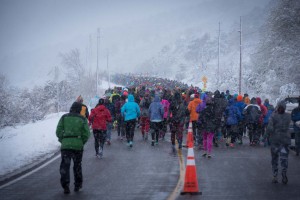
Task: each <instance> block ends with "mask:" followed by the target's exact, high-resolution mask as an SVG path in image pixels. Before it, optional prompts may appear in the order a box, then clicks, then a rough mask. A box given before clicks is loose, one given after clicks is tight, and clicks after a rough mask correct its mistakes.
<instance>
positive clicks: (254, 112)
mask: <svg viewBox="0 0 300 200" xmlns="http://www.w3.org/2000/svg"><path fill="white" fill-rule="evenodd" d="M260 116H261V111H260V110H259V108H258V107H257V106H253V105H251V106H249V107H248V108H247V113H246V118H247V122H248V123H258V122H259V118H260Z"/></svg>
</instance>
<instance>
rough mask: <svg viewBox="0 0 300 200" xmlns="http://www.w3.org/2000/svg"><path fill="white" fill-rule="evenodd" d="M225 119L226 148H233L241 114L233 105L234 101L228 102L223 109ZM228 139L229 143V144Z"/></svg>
mask: <svg viewBox="0 0 300 200" xmlns="http://www.w3.org/2000/svg"><path fill="white" fill-rule="evenodd" d="M224 114H225V119H226V127H227V132H228V135H227V137H228V138H227V142H226V146H230V147H234V143H235V141H236V138H237V135H238V123H239V120H240V119H241V112H240V111H239V109H238V108H237V107H236V106H235V105H234V99H233V98H232V99H230V100H229V101H228V106H227V108H226V109H225V112H224ZM229 138H230V143H229Z"/></svg>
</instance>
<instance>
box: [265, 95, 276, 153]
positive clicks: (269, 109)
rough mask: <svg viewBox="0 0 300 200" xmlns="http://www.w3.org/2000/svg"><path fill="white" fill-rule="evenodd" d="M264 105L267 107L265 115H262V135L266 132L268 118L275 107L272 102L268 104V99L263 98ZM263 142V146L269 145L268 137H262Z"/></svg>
mask: <svg viewBox="0 0 300 200" xmlns="http://www.w3.org/2000/svg"><path fill="white" fill-rule="evenodd" d="M264 106H266V108H267V109H268V112H267V114H266V116H265V117H264V121H263V131H264V132H263V135H265V133H266V129H267V126H268V123H269V118H270V117H271V115H272V113H273V112H274V110H275V108H274V106H273V105H272V104H270V102H269V99H265V102H264ZM263 142H264V146H265V147H266V146H270V139H269V138H265V139H263Z"/></svg>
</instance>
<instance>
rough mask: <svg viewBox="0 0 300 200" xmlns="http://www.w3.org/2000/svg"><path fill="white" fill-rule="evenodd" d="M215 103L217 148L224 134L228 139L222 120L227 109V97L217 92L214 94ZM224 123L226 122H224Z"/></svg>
mask: <svg viewBox="0 0 300 200" xmlns="http://www.w3.org/2000/svg"><path fill="white" fill-rule="evenodd" d="M213 103H214V106H213V107H214V112H215V113H214V116H215V125H216V126H215V128H216V130H215V137H214V138H215V143H214V145H215V147H218V146H219V145H218V142H219V140H220V139H221V137H222V134H223V137H224V136H225V137H226V129H225V130H223V131H222V119H223V114H224V111H225V109H226V107H227V104H228V102H227V100H226V99H225V97H224V96H223V97H222V95H221V93H220V91H219V90H216V91H215V92H214V99H213ZM223 121H224V120H223Z"/></svg>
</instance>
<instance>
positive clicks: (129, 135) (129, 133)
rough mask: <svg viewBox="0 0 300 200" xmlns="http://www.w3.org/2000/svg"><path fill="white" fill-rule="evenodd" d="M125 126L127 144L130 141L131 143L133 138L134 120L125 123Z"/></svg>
mask: <svg viewBox="0 0 300 200" xmlns="http://www.w3.org/2000/svg"><path fill="white" fill-rule="evenodd" d="M125 124H126V138H127V142H130V141H131V142H132V141H133V137H134V128H135V124H136V120H135V119H131V120H128V121H125Z"/></svg>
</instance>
